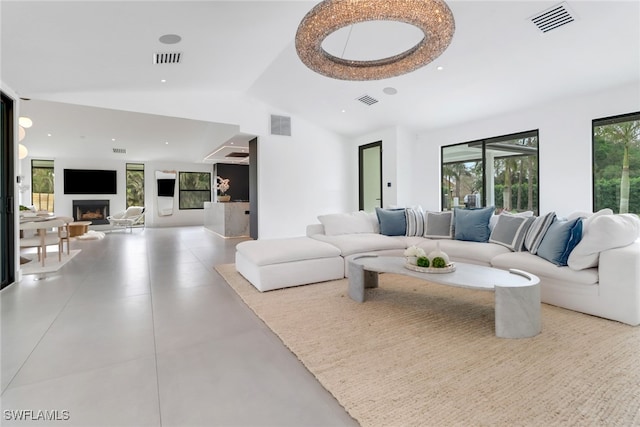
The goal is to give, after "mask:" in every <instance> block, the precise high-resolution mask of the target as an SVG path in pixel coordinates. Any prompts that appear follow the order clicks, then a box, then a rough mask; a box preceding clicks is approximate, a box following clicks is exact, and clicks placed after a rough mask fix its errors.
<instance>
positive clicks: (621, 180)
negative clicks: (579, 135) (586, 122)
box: [593, 112, 640, 214]
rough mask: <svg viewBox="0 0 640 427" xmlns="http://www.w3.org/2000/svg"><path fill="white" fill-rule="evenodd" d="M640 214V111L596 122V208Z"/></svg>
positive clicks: (594, 193)
mask: <svg viewBox="0 0 640 427" xmlns="http://www.w3.org/2000/svg"><path fill="white" fill-rule="evenodd" d="M603 208H611V209H612V210H613V211H614V212H615V213H629V212H630V213H636V214H638V213H640V112H638V113H632V114H625V115H623V116H616V117H608V118H605V119H598V120H594V121H593V210H594V212H596V211H598V210H600V209H603Z"/></svg>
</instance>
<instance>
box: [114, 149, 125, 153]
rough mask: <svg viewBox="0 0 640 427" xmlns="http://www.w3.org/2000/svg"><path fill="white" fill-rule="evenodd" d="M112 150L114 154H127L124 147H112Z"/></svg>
mask: <svg viewBox="0 0 640 427" xmlns="http://www.w3.org/2000/svg"><path fill="white" fill-rule="evenodd" d="M113 152H114V153H116V154H127V149H126V148H114V149H113Z"/></svg>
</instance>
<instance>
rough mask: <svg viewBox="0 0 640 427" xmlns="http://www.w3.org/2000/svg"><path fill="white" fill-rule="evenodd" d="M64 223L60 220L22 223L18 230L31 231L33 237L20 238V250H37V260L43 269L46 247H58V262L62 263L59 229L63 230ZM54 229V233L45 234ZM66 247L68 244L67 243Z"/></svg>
mask: <svg viewBox="0 0 640 427" xmlns="http://www.w3.org/2000/svg"><path fill="white" fill-rule="evenodd" d="M64 225H65V222H64V221H63V220H61V219H52V220H46V221H32V222H24V223H22V224H20V230H25V231H27V230H32V231H34V232H35V234H34V235H31V236H27V235H26V233H25V237H22V238H20V249H22V248H37V249H38V260H39V261H40V262H41V263H42V266H43V267H44V262H45V258H46V257H47V246H52V245H57V246H58V261H62V239H61V238H60V234H61V228H63V227H64ZM50 228H51V229H53V228H56V229H57V231H56V232H55V233H47V229H50ZM67 245H68V243H67Z"/></svg>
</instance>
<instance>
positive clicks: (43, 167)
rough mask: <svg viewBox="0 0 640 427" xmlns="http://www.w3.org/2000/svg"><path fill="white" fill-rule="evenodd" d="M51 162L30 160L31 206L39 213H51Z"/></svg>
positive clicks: (52, 199) (52, 183) (52, 202)
mask: <svg viewBox="0 0 640 427" xmlns="http://www.w3.org/2000/svg"><path fill="white" fill-rule="evenodd" d="M54 178H55V174H54V173H53V160H35V159H34V160H31V204H32V205H33V206H34V207H35V208H36V210H39V211H48V212H53V204H54V197H53V189H54Z"/></svg>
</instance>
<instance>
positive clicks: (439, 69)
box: [436, 65, 444, 71]
mask: <svg viewBox="0 0 640 427" xmlns="http://www.w3.org/2000/svg"><path fill="white" fill-rule="evenodd" d="M436 70H438V71H442V70H444V67H443V66H442V65H438V66H437V67H436Z"/></svg>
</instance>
